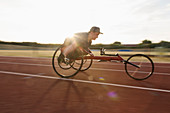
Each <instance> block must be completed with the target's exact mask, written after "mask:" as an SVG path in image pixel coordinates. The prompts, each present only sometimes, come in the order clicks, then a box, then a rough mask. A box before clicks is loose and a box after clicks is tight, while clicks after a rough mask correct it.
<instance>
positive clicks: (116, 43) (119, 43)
mask: <svg viewBox="0 0 170 113" xmlns="http://www.w3.org/2000/svg"><path fill="white" fill-rule="evenodd" d="M113 44H115V45H121V42H118V41H116V42H114V43H113Z"/></svg>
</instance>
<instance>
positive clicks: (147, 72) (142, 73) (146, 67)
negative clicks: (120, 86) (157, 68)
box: [125, 54, 154, 80]
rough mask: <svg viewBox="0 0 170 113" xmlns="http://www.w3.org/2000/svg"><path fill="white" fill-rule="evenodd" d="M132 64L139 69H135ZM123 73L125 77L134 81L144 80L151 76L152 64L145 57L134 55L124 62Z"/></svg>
mask: <svg viewBox="0 0 170 113" xmlns="http://www.w3.org/2000/svg"><path fill="white" fill-rule="evenodd" d="M133 64H135V65H137V66H139V68H137V67H135V66H134V65H133ZM125 71H126V73H127V75H129V76H130V77H131V78H133V79H135V80H145V79H147V78H149V77H150V76H151V75H152V74H153V72H154V63H153V61H152V60H151V59H150V58H149V57H148V56H146V55H143V54H135V55H132V56H130V57H129V58H128V59H127V61H125Z"/></svg>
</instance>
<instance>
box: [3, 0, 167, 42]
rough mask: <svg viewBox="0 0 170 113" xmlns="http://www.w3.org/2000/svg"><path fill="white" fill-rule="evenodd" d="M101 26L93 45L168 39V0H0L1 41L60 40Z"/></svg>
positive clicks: (62, 40)
mask: <svg viewBox="0 0 170 113" xmlns="http://www.w3.org/2000/svg"><path fill="white" fill-rule="evenodd" d="M92 26H98V27H100V28H101V32H103V33H104V34H102V35H100V36H99V38H98V39H96V40H95V41H93V44H98V43H103V44H111V43H114V42H115V41H119V42H121V43H122V44H138V43H141V42H142V41H143V40H145V39H147V40H150V41H152V42H153V43H158V42H160V41H162V40H164V41H170V0H0V40H1V41H13V42H38V43H54V44H55V43H63V42H64V39H65V38H66V37H69V36H72V34H74V33H77V32H88V31H89V30H90V28H91V27H92Z"/></svg>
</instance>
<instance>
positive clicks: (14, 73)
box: [0, 71, 170, 93]
mask: <svg viewBox="0 0 170 113" xmlns="http://www.w3.org/2000/svg"><path fill="white" fill-rule="evenodd" d="M0 73H3V74H12V75H18V76H29V77H37V78H47V79H58V80H65V81H74V82H80V83H88V84H98V85H107V86H116V87H123V88H131V89H140V90H149V91H157V92H166V93H170V90H165V89H155V88H146V87H138V86H129V85H122V84H113V83H104V82H95V81H86V80H78V79H68V78H59V77H52V76H42V75H35V74H27V73H18V72H8V71H0Z"/></svg>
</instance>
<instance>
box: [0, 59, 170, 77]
mask: <svg viewBox="0 0 170 113" xmlns="http://www.w3.org/2000/svg"><path fill="white" fill-rule="evenodd" d="M0 63H2V64H14V65H28V66H42V67H52V65H46V64H29V63H14V62H0ZM90 70H99V71H101V70H103V71H113V72H115V71H118V72H125V70H117V69H103V68H90ZM153 74H157V75H170V73H159V72H154V73H153Z"/></svg>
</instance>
